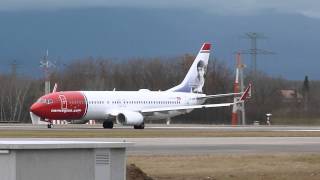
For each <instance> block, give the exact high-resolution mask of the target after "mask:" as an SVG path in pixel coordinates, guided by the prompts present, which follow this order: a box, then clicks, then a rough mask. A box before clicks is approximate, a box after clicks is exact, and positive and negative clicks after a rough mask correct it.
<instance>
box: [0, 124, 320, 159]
mask: <svg viewBox="0 0 320 180" xmlns="http://www.w3.org/2000/svg"><path fill="white" fill-rule="evenodd" d="M119 129H120V131H121V132H125V133H126V134H127V136H126V138H63V140H70V141H74V140H76V141H80V140H84V141H112V142H115V141H120V142H123V141H126V142H133V143H135V144H134V146H132V147H129V148H128V151H127V152H128V154H129V155H159V154H167V155H180V154H181V155H205V154H248V153H257V154H259V153H268V154H274V153H319V152H320V137H319V136H316V137H312V136H311V137H271V136H270V137H263V135H264V134H267V133H269V135H270V132H271V134H273V132H275V133H276V132H315V133H316V132H318V131H320V127H319V126H236V127H233V126H222V125H219V126H217V125H182V124H179V125H177V124H174V125H170V126H166V125H161V124H158V125H155V124H147V126H146V129H145V130H134V129H133V128H132V127H128V126H116V127H115V129H114V130H112V129H103V128H101V125H98V124H96V125H79V124H71V125H57V126H55V127H54V128H53V129H50V130H48V129H47V128H46V126H45V125H38V126H33V125H31V124H0V131H1V130H6V131H10V130H13V131H14V132H17V133H19V130H27V131H29V130H32V131H36V132H37V131H39V133H41V134H42V133H44V132H47V130H48V131H49V132H50V133H53V134H59V133H60V132H61V133H63V131H66V130H68V131H71V132H72V131H75V132H78V133H80V134H81V133H82V131H83V132H105V131H106V132H109V133H110V134H113V132H114V133H115V132H119ZM44 130H45V131H44ZM163 130H165V131H163ZM162 131H163V132H171V133H172V132H177V134H179V132H180V131H181V132H182V133H185V131H187V132H188V133H190V134H191V135H192V136H188V137H183V136H181V137H179V136H176V137H161V136H160V137H154V138H149V137H148V136H147V135H148V132H161V133H162ZM203 131H207V132H223V134H227V135H228V134H231V133H233V132H240V133H241V134H245V133H242V132H260V134H262V136H260V137H242V136H239V137H208V136H207V137H197V136H193V135H196V134H198V133H201V132H203ZM135 132H147V133H146V134H147V135H146V136H144V137H143V138H140V137H139V138H138V137H137V138H127V137H130V134H131V133H135ZM49 137H51V136H49ZM120 137H121V136H120ZM1 140H30V138H2V139H1ZM33 140H37V141H49V140H61V138H33Z"/></svg>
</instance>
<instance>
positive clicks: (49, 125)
mask: <svg viewBox="0 0 320 180" xmlns="http://www.w3.org/2000/svg"><path fill="white" fill-rule="evenodd" d="M51 128H53V123H52V121H49V122H48V129H51Z"/></svg>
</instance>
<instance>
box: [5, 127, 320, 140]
mask: <svg viewBox="0 0 320 180" xmlns="http://www.w3.org/2000/svg"><path fill="white" fill-rule="evenodd" d="M129 137H130V138H144V137H148V138H153V137H320V132H319V131H315V132H301V131H290V132H280V131H243V132H242V131H213V130H174V129H168V130H162V129H161V130H160V129H157V130H155V129H144V130H133V129H112V130H105V129H76V130H64V129H58V130H57V129H43V130H39V129H38V130H20V129H10V130H6V129H1V130H0V138H129Z"/></svg>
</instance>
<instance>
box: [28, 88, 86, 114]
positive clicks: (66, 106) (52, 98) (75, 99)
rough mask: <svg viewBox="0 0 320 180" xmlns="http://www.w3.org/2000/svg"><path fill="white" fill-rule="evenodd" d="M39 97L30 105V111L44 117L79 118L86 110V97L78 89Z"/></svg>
mask: <svg viewBox="0 0 320 180" xmlns="http://www.w3.org/2000/svg"><path fill="white" fill-rule="evenodd" d="M40 99H42V101H38V102H36V103H34V104H33V105H32V106H31V112H33V113H34V114H36V115H37V116H40V117H42V118H45V119H55V120H70V119H81V118H82V117H84V116H85V114H86V112H87V106H88V105H87V101H86V98H85V96H84V95H83V94H82V93H81V92H79V91H66V92H56V93H51V94H48V95H45V96H42V97H41V98H40ZM44 100H45V101H46V102H45V101H44ZM44 102H45V103H44ZM50 102H51V103H50Z"/></svg>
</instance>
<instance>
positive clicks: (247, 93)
mask: <svg viewBox="0 0 320 180" xmlns="http://www.w3.org/2000/svg"><path fill="white" fill-rule="evenodd" d="M251 88H252V85H251V84H249V86H248V87H247V88H246V90H245V91H244V92H239V93H227V94H214V95H206V96H202V97H197V99H209V98H219V97H228V96H241V98H240V99H241V100H245V99H246V98H250V97H251Z"/></svg>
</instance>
